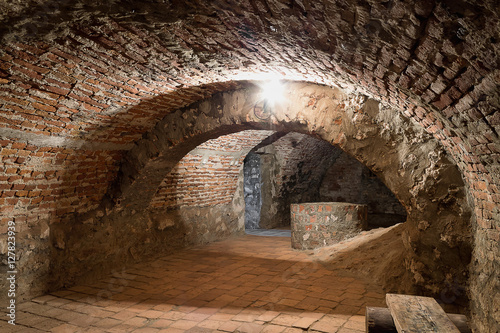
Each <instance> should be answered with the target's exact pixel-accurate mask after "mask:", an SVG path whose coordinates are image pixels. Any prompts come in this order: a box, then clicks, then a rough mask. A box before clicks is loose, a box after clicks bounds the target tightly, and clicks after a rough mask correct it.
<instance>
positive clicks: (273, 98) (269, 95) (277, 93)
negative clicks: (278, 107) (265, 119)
mask: <svg viewBox="0 0 500 333" xmlns="http://www.w3.org/2000/svg"><path fill="white" fill-rule="evenodd" d="M260 88H261V90H262V98H263V99H264V100H265V102H267V103H269V104H275V103H276V102H279V101H281V100H283V93H284V91H285V87H284V86H283V84H282V83H281V82H280V81H279V80H271V81H267V82H265V83H264V84H262V85H261V86H260Z"/></svg>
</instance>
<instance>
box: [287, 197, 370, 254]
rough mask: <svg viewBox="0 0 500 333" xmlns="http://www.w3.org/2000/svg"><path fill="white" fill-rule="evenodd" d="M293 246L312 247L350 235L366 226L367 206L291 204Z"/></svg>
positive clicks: (323, 203)
mask: <svg viewBox="0 0 500 333" xmlns="http://www.w3.org/2000/svg"><path fill="white" fill-rule="evenodd" d="M290 210H291V229H292V248H294V249H301V250H312V249H316V248H319V247H323V246H328V245H333V244H335V243H338V242H340V241H343V240H345V239H348V238H351V237H354V236H356V235H357V234H359V233H360V232H361V231H363V230H366V229H367V227H368V222H367V214H368V208H367V206H366V205H359V204H352V203H345V202H315V203H300V204H292V205H291V207H290Z"/></svg>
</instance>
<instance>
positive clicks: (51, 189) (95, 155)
mask: <svg viewBox="0 0 500 333" xmlns="http://www.w3.org/2000/svg"><path fill="white" fill-rule="evenodd" d="M0 145H1V150H0V157H1V164H0V168H1V169H0V170H1V171H2V172H1V175H0V193H1V194H0V205H1V206H2V214H3V219H9V218H13V217H18V218H19V217H20V216H23V217H25V218H27V219H28V220H29V221H33V220H37V219H42V218H48V217H50V218H51V219H52V221H53V222H57V221H58V219H61V218H64V216H66V215H67V214H70V213H75V212H79V213H84V212H85V211H88V210H91V209H94V208H96V207H97V206H98V205H99V204H100V202H101V200H102V198H103V195H104V194H105V193H106V191H107V190H108V186H109V185H110V183H111V182H112V181H113V180H114V178H115V174H116V172H117V171H118V166H119V163H118V162H119V161H120V159H121V158H122V153H121V152H113V151H92V150H85V149H70V148H59V147H38V146H35V145H32V144H26V143H23V142H19V141H13V140H1V141H0Z"/></svg>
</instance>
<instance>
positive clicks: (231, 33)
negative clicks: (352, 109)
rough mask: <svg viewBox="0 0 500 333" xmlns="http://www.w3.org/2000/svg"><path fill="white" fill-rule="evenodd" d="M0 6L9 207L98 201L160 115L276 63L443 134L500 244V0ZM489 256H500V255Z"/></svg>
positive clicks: (484, 234) (290, 76)
mask: <svg viewBox="0 0 500 333" xmlns="http://www.w3.org/2000/svg"><path fill="white" fill-rule="evenodd" d="M0 9H1V10H0V21H1V24H0V35H1V38H2V39H1V48H0V145H1V146H2V152H1V157H2V163H3V167H4V170H3V171H4V172H3V173H2V174H1V175H0V177H1V178H0V186H1V187H0V190H2V191H3V192H2V197H1V198H0V205H1V206H2V208H5V209H2V213H3V214H6V213H9V214H11V215H12V214H18V215H25V216H28V217H29V214H28V213H27V211H28V207H33V205H39V206H38V209H39V210H38V211H37V213H36V214H37V216H38V218H39V216H41V215H40V214H42V213H44V214H49V213H50V211H51V209H52V208H53V207H54V203H53V201H54V199H57V200H59V202H58V204H57V205H58V207H59V208H61V207H63V208H62V210H60V211H59V213H61V212H62V213H66V212H71V211H75V210H78V209H81V208H82V207H84V206H85V208H86V209H90V208H92V207H95V206H96V205H97V204H98V202H99V201H100V200H101V199H102V196H103V195H104V193H105V192H106V188H107V186H108V185H109V184H110V183H111V182H112V181H113V180H114V179H115V178H116V174H117V172H118V168H119V166H120V164H121V161H122V159H123V158H124V156H125V155H126V152H127V151H128V150H130V149H131V148H132V147H134V143H135V142H137V141H138V140H139V139H141V138H142V137H143V136H144V135H145V134H146V133H148V131H150V130H151V129H153V128H154V126H155V125H156V124H157V123H158V122H159V121H160V120H161V119H162V118H163V117H164V116H166V115H168V114H170V113H172V112H174V111H175V110H178V109H179V108H182V107H184V106H188V105H190V104H192V103H194V102H196V101H199V100H202V99H206V98H209V97H211V96H213V95H214V94H215V93H217V92H220V91H227V90H233V89H236V88H239V87H241V86H244V85H245V84H246V83H245V82H247V81H250V80H254V79H258V80H262V79H266V78H269V77H271V76H278V77H280V78H282V79H285V80H293V81H307V82H311V83H317V84H322V85H326V86H335V87H339V88H341V89H342V90H344V91H347V92H356V93H359V94H363V95H367V96H369V97H372V98H374V99H376V100H378V101H380V102H381V103H382V104H386V105H389V106H391V107H393V108H394V109H396V110H398V111H399V112H401V113H402V114H404V115H405V116H406V117H410V118H412V119H413V120H415V121H416V122H418V123H419V124H420V125H421V126H422V127H423V128H425V129H426V130H427V131H428V132H429V133H431V134H432V135H434V137H435V138H436V139H438V140H439V141H440V142H441V143H442V145H443V146H444V147H445V148H446V149H447V151H448V153H450V155H451V156H452V157H453V158H454V160H455V162H456V163H457V165H458V167H459V168H460V170H461V172H462V174H463V176H464V179H466V182H467V185H468V190H469V194H470V198H471V199H472V201H473V204H474V206H475V221H476V222H477V223H476V224H477V234H476V238H477V239H479V241H477V242H476V243H477V244H479V245H476V246H479V247H478V248H477V249H476V251H477V252H478V253H479V254H478V255H477V256H476V257H478V258H479V257H481V256H485V257H488V254H487V253H493V254H495V253H496V255H497V256H498V253H499V249H498V245H495V244H498V241H499V240H500V239H499V237H500V236H499V235H500V229H499V228H500V224H499V220H500V217H499V216H500V213H499V209H498V207H499V204H500V144H499V143H500V140H499V137H498V134H499V133H500V111H498V110H499V108H500V95H499V89H498V87H499V84H500V70H499V62H500V57H499V52H500V22H499V17H500V7H499V6H498V1H496V0H486V1H461V0H445V1H433V0H425V1H404V2H399V1H372V0H364V1H362V0H353V1H333V0H324V1H307V0H302V1H300V0H289V1H288V0H287V1H281V0H267V1H266V0H249V1H231V0H226V1H225V0H215V1H197V0H192V1H190V0H187V1H178V0H173V1H168V0H150V1H141V2H139V1H109V0H108V1H90V0H85V1H82V0H76V1H68V0H60V1H43V0H35V1H24V2H13V1H6V0H2V1H0ZM44 160H45V161H49V162H48V163H43V161H44ZM33 164H37V169H36V170H33ZM40 165H42V167H40ZM96 165H97V166H98V168H95V166H96ZM42 178H43V181H42V180H40V179H42ZM61 179H62V180H61ZM22 180H26V181H27V182H28V185H24V184H23V183H22V182H21V181H22ZM38 180H40V182H39V184H38V183H37V182H38ZM29 182H34V183H35V184H38V185H29V184H31V183H29ZM71 193H77V195H76V196H74V197H71V196H70V195H69V194H71ZM75 198H76V199H75ZM83 199H85V200H83ZM65 201H68V202H69V201H73V202H76V203H74V204H73V202H70V203H71V204H72V206H71V207H69V205H68V206H65V205H63V204H62V203H63V202H65ZM44 209H45V210H44ZM42 215H43V214H42ZM8 218H9V217H7V216H6V215H4V216H2V221H5V220H7V219H8ZM41 232H42V233H43V227H42V231H41ZM482 240H485V241H484V242H483V241H482ZM495 246H497V247H496V248H495ZM485 260H486V259H485ZM485 262H487V265H490V266H491V267H489V268H488V269H486V271H487V272H490V273H491V272H494V271H495V267H496V268H497V269H498V258H497V259H496V260H495V259H492V258H489V259H487V260H486V261H485ZM495 265H496V266H495ZM478 281H479V280H478ZM476 284H479V282H477V281H476ZM496 285H497V286H498V284H496ZM478 299H479V298H478ZM478 302H481V300H479V301H478ZM488 302H490V301H488ZM488 304H490V303H488ZM497 305H498V304H497ZM488 307H490V308H491V307H494V305H491V304H490V305H488ZM485 311H487V312H488V311H490V313H491V311H492V310H485ZM491 316H492V315H491V314H490V318H491ZM490 322H491V320H490Z"/></svg>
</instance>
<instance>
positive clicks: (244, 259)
mask: <svg viewBox="0 0 500 333" xmlns="http://www.w3.org/2000/svg"><path fill="white" fill-rule="evenodd" d="M384 296H385V295H384V293H383V291H382V289H381V288H380V287H379V286H377V285H374V284H371V283H369V282H367V281H363V280H360V279H355V278H352V277H345V276H342V272H335V271H329V270H326V269H325V268H323V267H322V266H321V265H320V264H318V263H316V262H314V261H313V260H312V257H311V256H309V255H308V254H307V253H304V252H299V251H295V250H292V249H291V247H290V238H287V237H261V236H253V235H246V236H243V237H239V238H235V239H231V240H226V241H222V242H217V243H213V244H209V245H206V246H202V247H196V248H191V249H187V250H183V251H180V252H178V253H177V254H173V255H169V256H165V257H163V258H161V259H158V260H155V261H153V262H148V263H143V264H139V265H135V266H134V267H132V268H129V269H127V270H123V271H119V272H115V273H113V275H111V276H109V277H108V278H106V279H103V280H102V281H100V282H99V283H95V284H92V285H82V286H77V287H73V288H71V289H68V290H63V291H58V292H55V293H52V294H50V295H46V296H42V297H38V298H36V299H34V300H32V301H31V302H25V303H22V304H20V305H19V306H18V312H17V325H16V326H12V325H7V324H6V322H5V321H3V320H5V319H4V318H2V321H0V327H1V328H0V331H1V332H6V331H7V332H9V331H12V332H47V331H49V332H304V331H307V332H339V333H348V332H352V333H354V332H358V333H359V332H364V329H365V322H364V320H365V318H364V312H365V307H366V306H367V305H368V306H385V302H384ZM2 317H4V316H2Z"/></svg>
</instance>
